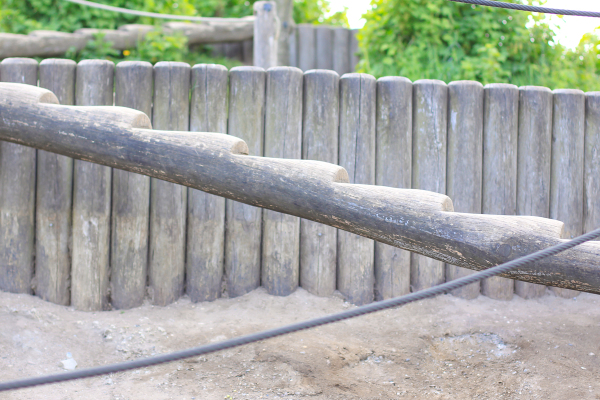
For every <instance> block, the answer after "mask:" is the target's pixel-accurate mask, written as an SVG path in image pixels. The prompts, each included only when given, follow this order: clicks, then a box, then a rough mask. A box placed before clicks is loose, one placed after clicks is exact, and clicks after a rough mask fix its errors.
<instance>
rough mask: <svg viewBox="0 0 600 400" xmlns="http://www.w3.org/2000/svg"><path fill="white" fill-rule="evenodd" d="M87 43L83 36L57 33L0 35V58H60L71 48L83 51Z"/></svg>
mask: <svg viewBox="0 0 600 400" xmlns="http://www.w3.org/2000/svg"><path fill="white" fill-rule="evenodd" d="M87 42H88V39H87V38H86V37H85V36H84V35H79V34H73V33H65V32H57V31H33V32H31V33H30V34H29V35H18V34H13V33H0V58H8V57H52V56H60V55H62V54H65V53H66V52H67V51H68V50H69V49H70V48H72V47H74V48H75V49H77V50H81V49H83V48H84V47H85V45H86V43H87Z"/></svg>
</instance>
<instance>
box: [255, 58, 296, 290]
mask: <svg viewBox="0 0 600 400" xmlns="http://www.w3.org/2000/svg"><path fill="white" fill-rule="evenodd" d="M302 80H303V74H302V71H301V70H299V69H298V68H292V67H276V68H270V69H269V70H268V71H267V95H266V107H265V153H264V156H265V157H277V158H295V159H300V158H301V157H302ZM299 274H300V218H298V217H294V216H291V215H286V214H281V213H278V212H275V211H271V210H263V242H262V286H264V287H265V288H266V289H267V292H268V293H269V294H274V295H277V296H287V295H289V294H290V293H292V292H293V291H294V290H296V288H297V287H298V282H299V279H300V277H299V276H300V275H299Z"/></svg>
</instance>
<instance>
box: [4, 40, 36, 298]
mask: <svg viewBox="0 0 600 400" xmlns="http://www.w3.org/2000/svg"><path fill="white" fill-rule="evenodd" d="M0 42H2V40H1V39H0ZM37 72H38V63H37V61H35V60H32V59H30V58H7V59H5V60H3V61H2V63H0V81H2V82H13V83H26V84H28V85H36V84H37ZM35 163H36V151H35V149H31V148H28V147H24V146H20V145H17V144H13V143H4V142H0V290H5V291H7V292H13V293H31V289H32V288H31V284H32V282H31V279H32V278H33V262H34V254H35V253H34V252H35V248H34V234H35Z"/></svg>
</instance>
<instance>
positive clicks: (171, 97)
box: [148, 61, 190, 306]
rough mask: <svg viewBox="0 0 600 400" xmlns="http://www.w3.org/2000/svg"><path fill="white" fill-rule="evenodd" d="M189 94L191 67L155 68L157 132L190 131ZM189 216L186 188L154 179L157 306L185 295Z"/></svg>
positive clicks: (153, 289) (153, 294) (153, 288)
mask: <svg viewBox="0 0 600 400" xmlns="http://www.w3.org/2000/svg"><path fill="white" fill-rule="evenodd" d="M189 93H190V66H189V65H188V64H186V63H182V62H165V61H162V62H158V63H156V64H155V65H154V107H153V115H152V126H153V127H154V129H170V130H174V131H187V130H188V128H189V112H190V111H189V110H190V103H189V101H190V100H189V99H190V97H189V96H190V95H189ZM170 162H173V163H178V162H180V160H174V159H172V160H170ZM186 212H187V188H186V187H184V186H181V185H176V184H173V183H170V182H165V181H162V180H160V179H152V181H151V183H150V255H149V260H148V277H149V283H150V298H151V301H152V303H153V304H155V305H161V306H164V305H167V304H170V303H173V302H174V301H176V300H177V299H178V298H179V297H180V296H181V295H182V294H183V288H184V278H185V251H186V250H185V229H186Z"/></svg>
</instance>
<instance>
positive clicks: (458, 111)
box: [446, 81, 483, 299]
mask: <svg viewBox="0 0 600 400" xmlns="http://www.w3.org/2000/svg"><path fill="white" fill-rule="evenodd" d="M448 114H449V115H448V171H447V175H446V194H447V195H448V196H450V198H451V199H452V203H453V204H454V211H457V212H464V213H472V214H481V190H482V188H481V185H482V174H483V86H482V85H481V83H479V82H473V81H458V82H451V83H450V84H449V85H448ZM472 273H473V272H472V271H471V270H468V269H465V268H461V267H457V266H455V265H451V264H446V280H447V281H452V280H454V279H458V278H462V277H463V276H466V275H470V274H472ZM479 292H480V284H479V282H476V283H473V284H471V285H468V286H465V287H463V288H461V289H457V290H454V291H453V292H452V294H453V295H454V296H459V297H462V298H464V299H474V298H476V297H477V296H479Z"/></svg>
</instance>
